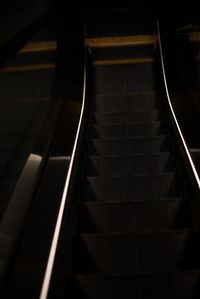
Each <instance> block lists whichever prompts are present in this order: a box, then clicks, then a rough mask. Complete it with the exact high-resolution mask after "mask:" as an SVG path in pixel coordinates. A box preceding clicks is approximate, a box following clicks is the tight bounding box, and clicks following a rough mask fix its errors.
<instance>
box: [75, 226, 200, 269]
mask: <svg viewBox="0 0 200 299" xmlns="http://www.w3.org/2000/svg"><path fill="white" fill-rule="evenodd" d="M199 234H200V233H199V232H196V233H195V232H191V231H173V232H160V233H136V234H119V233H118V234H109V235H102V234H100V235H98V234H97V235H96V234H89V235H88V234H86V235H81V236H80V237H79V236H78V237H77V238H75V239H74V241H73V242H74V243H73V249H72V252H73V256H72V259H73V272H74V273H75V274H91V273H103V274H136V273H158V272H160V273H163V272H175V271H186V270H198V269H199V268H200V256H199V250H200V242H199V237H200V235H199Z"/></svg>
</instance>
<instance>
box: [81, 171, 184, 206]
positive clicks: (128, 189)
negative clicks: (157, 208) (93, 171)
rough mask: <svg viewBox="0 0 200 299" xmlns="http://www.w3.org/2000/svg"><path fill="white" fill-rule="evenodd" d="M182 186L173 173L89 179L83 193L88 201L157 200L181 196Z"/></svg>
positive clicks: (85, 182) (84, 184) (84, 185)
mask: <svg viewBox="0 0 200 299" xmlns="http://www.w3.org/2000/svg"><path fill="white" fill-rule="evenodd" d="M180 186H181V182H180V180H179V179H178V178H176V177H174V176H173V175H166V176H162V177H160V176H145V177H143V176H141V177H140V176H138V177H131V178H115V179H105V180H103V179H99V180H98V179H87V180H85V181H84V183H83V186H82V193H81V194H84V199H85V200H88V201H111V200H113V201H129V200H130V201H132V200H136V199H144V200H151V199H152V200H153V199H154V200H155V199H159V198H169V197H176V196H179V195H180Z"/></svg>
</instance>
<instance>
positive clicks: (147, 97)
mask: <svg viewBox="0 0 200 299" xmlns="http://www.w3.org/2000/svg"><path fill="white" fill-rule="evenodd" d="M160 106H161V100H160V98H159V96H158V94H157V93H147V94H135V95H134V94H132V95H125V94H124V95H123V94H122V95H113V96H111V95H109V96H106V95H102V96H101V95H99V96H98V95H96V96H93V97H92V98H91V111H93V112H106V111H107V112H126V111H127V112H133V111H136V110H151V109H157V108H160Z"/></svg>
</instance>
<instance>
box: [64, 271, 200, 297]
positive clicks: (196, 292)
mask: <svg viewBox="0 0 200 299" xmlns="http://www.w3.org/2000/svg"><path fill="white" fill-rule="evenodd" d="M199 280H200V273H199V272H197V271H193V272H185V273H172V274H169V273H168V274H159V275H158V274H157V275H156V274H155V275H151V274H146V275H132V276H131V275H130V276H129V275H121V276H120V275H116V276H114V275H110V276H109V275H107V276H106V275H90V276H77V277H76V278H74V279H71V280H69V281H68V282H67V285H68V288H69V290H70V294H71V296H70V297H69V298H70V299H71V298H87V299H94V298H95V299H102V298H104V299H110V298H115V299H121V298H126V299H131V298H134V299H141V298H154V299H161V298H162V299H169V298H170V299H177V298H181V299H191V298H192V299H198V298H199V297H200V289H199Z"/></svg>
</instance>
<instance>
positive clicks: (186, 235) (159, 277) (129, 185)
mask: <svg viewBox="0 0 200 299" xmlns="http://www.w3.org/2000/svg"><path fill="white" fill-rule="evenodd" d="M147 34H148V39H147V40H148V41H149V40H151V41H152V40H153V41H154V42H151V43H149V42H147V43H140V44H139V45H138V44H136V43H135V44H134V41H135V40H137V41H138V40H139V39H140V40H142V38H144V36H145V35H143V37H142V38H141V36H132V38H131V42H130V44H129V45H128V46H127V43H126V44H123V43H122V44H119V40H120V38H119V37H118V41H117V42H116V40H117V39H116V38H112V37H111V38H110V39H109V38H108V37H107V38H106V39H102V40H103V41H104V45H103V46H102V45H101V44H100V41H101V38H99V36H98V40H99V44H98V42H97V40H95V43H96V42H97V43H96V46H94V43H93V44H91V42H94V40H92V38H91V39H89V38H88V40H87V41H86V42H88V47H90V46H91V48H90V55H91V66H90V74H89V92H88V95H87V100H88V101H89V113H88V125H87V136H86V139H87V142H86V146H85V154H84V163H83V164H84V166H83V169H82V178H81V180H80V182H79V195H78V207H77V225H76V226H77V227H76V234H75V235H74V238H73V245H72V269H71V277H70V278H69V279H68V283H67V292H68V294H69V293H71V296H72V298H85V299H86V298H87V299H100V298H101V299H102V298H104V299H108V298H109V299H110V298H115V299H117V298H120V299H121V298H159V299H160V298H162V299H163V298H168V299H169V298H185V299H186V298H187V299H189V298H198V297H199V285H200V284H199V280H200V272H199V268H200V255H199V252H200V241H199V240H200V234H199V232H198V231H193V230H192V220H191V211H190V198H188V197H187V196H186V195H185V191H184V190H185V189H184V188H185V187H184V183H183V176H182V174H181V173H180V170H179V167H178V165H177V157H176V152H175V148H174V145H173V141H172V138H171V135H170V128H169V124H168V123H167V117H166V114H165V111H164V102H163V99H162V95H161V92H160V89H159V80H158V72H157V69H156V58H155V49H156V43H157V37H156V35H155V33H153V35H152V36H153V38H152V36H151V38H150V35H149V32H148V33H147ZM105 41H106V42H107V45H106V42H105ZM122 41H123V38H122Z"/></svg>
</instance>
